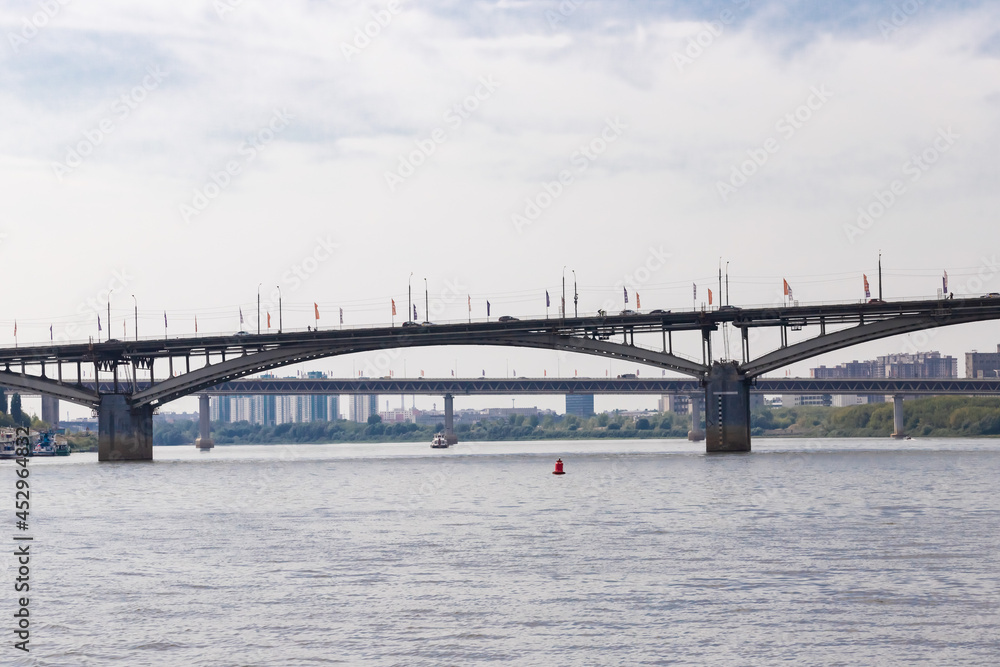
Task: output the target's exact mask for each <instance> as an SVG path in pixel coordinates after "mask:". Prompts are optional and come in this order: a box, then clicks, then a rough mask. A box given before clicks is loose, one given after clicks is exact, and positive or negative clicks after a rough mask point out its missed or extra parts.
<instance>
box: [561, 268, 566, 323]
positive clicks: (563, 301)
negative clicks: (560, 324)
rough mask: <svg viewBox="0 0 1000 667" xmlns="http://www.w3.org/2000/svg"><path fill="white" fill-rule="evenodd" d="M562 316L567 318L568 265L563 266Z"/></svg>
mask: <svg viewBox="0 0 1000 667" xmlns="http://www.w3.org/2000/svg"><path fill="white" fill-rule="evenodd" d="M562 316H563V319H566V267H565V266H564V267H563V292H562Z"/></svg>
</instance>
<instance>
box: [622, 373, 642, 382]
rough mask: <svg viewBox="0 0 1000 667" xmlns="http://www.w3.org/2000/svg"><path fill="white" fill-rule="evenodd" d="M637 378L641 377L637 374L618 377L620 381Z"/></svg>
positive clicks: (624, 374)
mask: <svg viewBox="0 0 1000 667" xmlns="http://www.w3.org/2000/svg"><path fill="white" fill-rule="evenodd" d="M637 377H639V376H638V375H636V374H635V373H622V374H621V375H619V376H618V379H619V380H632V379H634V378H637Z"/></svg>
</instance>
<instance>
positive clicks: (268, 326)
mask: <svg viewBox="0 0 1000 667" xmlns="http://www.w3.org/2000/svg"><path fill="white" fill-rule="evenodd" d="M267 328H268V329H270V328H271V313H268V314H267Z"/></svg>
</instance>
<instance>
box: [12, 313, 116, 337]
mask: <svg viewBox="0 0 1000 667" xmlns="http://www.w3.org/2000/svg"><path fill="white" fill-rule="evenodd" d="M97 330H98V331H103V329H101V316H100V315H98V316H97ZM14 335H15V336H16V335H17V320H14Z"/></svg>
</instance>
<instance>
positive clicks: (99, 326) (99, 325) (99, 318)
mask: <svg viewBox="0 0 1000 667" xmlns="http://www.w3.org/2000/svg"><path fill="white" fill-rule="evenodd" d="M97 330H98V331H101V316H100V315H98V316H97Z"/></svg>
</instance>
